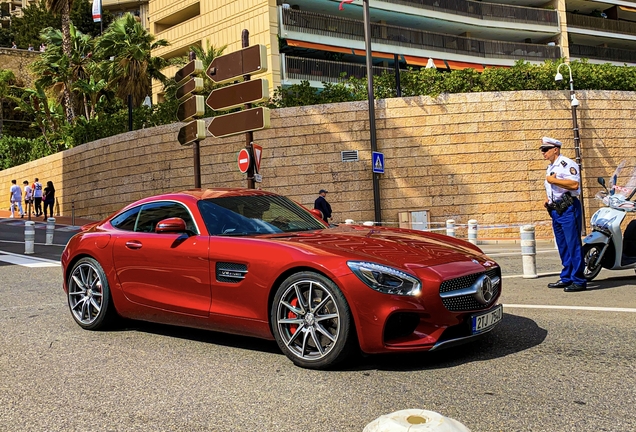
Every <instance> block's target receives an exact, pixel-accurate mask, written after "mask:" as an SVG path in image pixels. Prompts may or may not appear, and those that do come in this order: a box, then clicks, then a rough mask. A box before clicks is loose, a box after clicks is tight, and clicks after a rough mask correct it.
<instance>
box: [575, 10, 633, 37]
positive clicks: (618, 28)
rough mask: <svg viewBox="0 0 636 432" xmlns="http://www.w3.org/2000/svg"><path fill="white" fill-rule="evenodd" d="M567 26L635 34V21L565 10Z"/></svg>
mask: <svg viewBox="0 0 636 432" xmlns="http://www.w3.org/2000/svg"><path fill="white" fill-rule="evenodd" d="M565 17H566V19H567V23H568V27H582V28H586V29H592V30H603V31H606V32H612V33H624V34H630V35H636V23H632V22H628V21H619V20H614V19H609V18H598V17H593V16H589V15H579V14H575V13H571V12H566V14H565Z"/></svg>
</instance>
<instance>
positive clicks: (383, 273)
mask: <svg viewBox="0 0 636 432" xmlns="http://www.w3.org/2000/svg"><path fill="white" fill-rule="evenodd" d="M347 265H348V266H349V268H350V269H351V271H353V273H355V275H356V276H358V277H359V278H360V280H361V281H362V282H364V283H365V284H367V285H368V286H369V287H371V288H373V289H374V290H376V291H380V292H381V293H385V294H397V295H410V296H415V295H418V294H419V293H420V290H421V287H422V284H421V283H420V281H419V280H418V279H416V278H415V277H413V276H411V275H409V274H407V273H404V272H403V271H400V270H397V269H394V268H391V267H387V266H383V265H380V264H375V263H370V262H364V261H348V262H347Z"/></svg>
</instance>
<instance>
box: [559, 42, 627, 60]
mask: <svg viewBox="0 0 636 432" xmlns="http://www.w3.org/2000/svg"><path fill="white" fill-rule="evenodd" d="M570 57H580V58H589V59H597V60H612V61H617V62H624V63H636V51H630V50H624V49H620V48H605V47H599V46H589V45H576V44H571V45H570Z"/></svg>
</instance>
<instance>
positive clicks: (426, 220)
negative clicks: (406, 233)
mask: <svg viewBox="0 0 636 432" xmlns="http://www.w3.org/2000/svg"><path fill="white" fill-rule="evenodd" d="M430 222H431V219H430V213H429V211H428V210H411V211H403V212H399V213H398V223H399V227H400V228H408V229H413V230H419V231H428V230H429V228H430Z"/></svg>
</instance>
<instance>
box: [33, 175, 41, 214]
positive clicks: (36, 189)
mask: <svg viewBox="0 0 636 432" xmlns="http://www.w3.org/2000/svg"><path fill="white" fill-rule="evenodd" d="M31 188H32V189H33V201H34V204H35V217H40V216H42V183H40V179H38V178H37V177H36V178H35V181H34V182H33V184H32V185H31Z"/></svg>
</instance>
